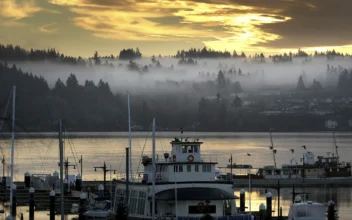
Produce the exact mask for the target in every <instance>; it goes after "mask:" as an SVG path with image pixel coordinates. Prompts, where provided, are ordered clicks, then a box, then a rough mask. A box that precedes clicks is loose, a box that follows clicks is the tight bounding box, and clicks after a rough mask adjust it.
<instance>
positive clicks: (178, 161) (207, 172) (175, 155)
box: [142, 138, 218, 183]
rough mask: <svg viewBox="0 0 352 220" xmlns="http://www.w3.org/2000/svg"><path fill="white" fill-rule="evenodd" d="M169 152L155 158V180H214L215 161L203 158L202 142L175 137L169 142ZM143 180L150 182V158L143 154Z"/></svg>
mask: <svg viewBox="0 0 352 220" xmlns="http://www.w3.org/2000/svg"><path fill="white" fill-rule="evenodd" d="M170 144H171V146H172V150H171V153H170V154H169V153H165V154H164V157H163V158H162V159H160V158H159V157H157V158H156V162H155V163H156V176H155V180H156V182H184V181H194V180H195V176H196V177H197V181H215V166H216V164H218V163H217V162H212V161H211V160H205V158H202V156H201V145H202V144H203V142H199V141H196V140H195V141H186V140H182V139H178V138H175V140H174V141H172V142H171V143H170ZM142 163H143V165H144V176H143V182H144V183H149V182H152V178H153V177H152V158H150V157H148V156H145V157H143V161H142Z"/></svg>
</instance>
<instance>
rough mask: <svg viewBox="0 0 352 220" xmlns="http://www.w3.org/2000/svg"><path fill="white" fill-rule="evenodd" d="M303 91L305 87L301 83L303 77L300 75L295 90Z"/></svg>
mask: <svg viewBox="0 0 352 220" xmlns="http://www.w3.org/2000/svg"><path fill="white" fill-rule="evenodd" d="M305 89H306V87H305V85H304V82H303V77H302V75H300V76H299V78H298V82H297V90H298V91H303V90H305Z"/></svg>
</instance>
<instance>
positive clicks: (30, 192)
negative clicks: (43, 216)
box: [29, 187, 35, 220]
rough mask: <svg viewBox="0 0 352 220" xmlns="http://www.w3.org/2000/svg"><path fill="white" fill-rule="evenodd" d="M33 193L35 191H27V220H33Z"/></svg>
mask: <svg viewBox="0 0 352 220" xmlns="http://www.w3.org/2000/svg"><path fill="white" fill-rule="evenodd" d="M34 192H35V189H34V188H33V187H31V188H30V189H29V220H34Z"/></svg>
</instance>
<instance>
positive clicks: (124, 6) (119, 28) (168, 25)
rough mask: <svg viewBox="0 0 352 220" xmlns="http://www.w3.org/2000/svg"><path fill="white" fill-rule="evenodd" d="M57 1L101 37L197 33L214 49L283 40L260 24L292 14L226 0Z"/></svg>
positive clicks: (145, 37) (182, 36) (154, 37)
mask: <svg viewBox="0 0 352 220" xmlns="http://www.w3.org/2000/svg"><path fill="white" fill-rule="evenodd" d="M117 2H118V3H117ZM51 3H53V4H59V5H63V6H68V7H69V8H70V11H71V12H73V13H74V14H75V18H74V19H73V22H74V24H75V25H76V26H78V27H81V28H83V29H85V30H89V31H92V34H93V36H96V37H100V38H106V39H118V40H126V39H128V40H138V41H156V40H157V41H177V40H182V39H184V40H188V39H190V38H193V39H192V40H198V41H201V42H203V43H204V44H205V45H207V46H210V47H213V48H228V49H235V48H237V49H238V48H239V47H240V48H243V49H244V48H245V47H246V46H250V45H254V44H257V43H261V42H267V41H272V40H276V39H279V38H280V36H278V35H276V34H272V33H270V32H269V33H266V32H264V31H262V30H261V29H260V25H262V24H269V23H278V22H286V21H287V20H289V19H291V18H290V17H287V16H282V15H278V14H272V13H269V12H270V11H259V12H257V11H256V9H255V8H254V7H252V6H248V5H241V4H236V3H232V4H226V3H225V2H224V3H218V4H214V3H213V2H201V1H184V0H174V1H173V0H155V1H148V0H147V1H141V0H130V1H127V0H121V1H112V0H103V1H101V0H99V1H98V0H70V1H69V0H51ZM264 12H265V13H264ZM131 24H133V25H131Z"/></svg>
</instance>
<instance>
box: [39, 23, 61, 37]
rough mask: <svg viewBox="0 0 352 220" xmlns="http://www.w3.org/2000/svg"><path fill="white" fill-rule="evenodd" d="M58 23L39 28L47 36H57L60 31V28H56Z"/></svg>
mask: <svg viewBox="0 0 352 220" xmlns="http://www.w3.org/2000/svg"><path fill="white" fill-rule="evenodd" d="M56 26H57V23H55V22H52V23H49V24H44V25H42V26H40V27H39V31H41V32H43V33H46V34H55V33H57V31H58V28H56Z"/></svg>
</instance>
